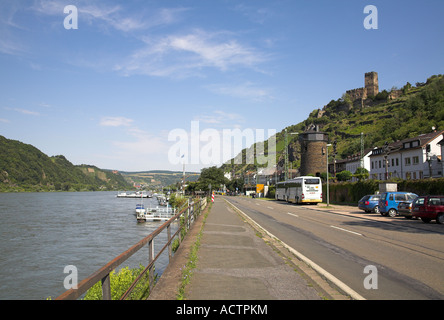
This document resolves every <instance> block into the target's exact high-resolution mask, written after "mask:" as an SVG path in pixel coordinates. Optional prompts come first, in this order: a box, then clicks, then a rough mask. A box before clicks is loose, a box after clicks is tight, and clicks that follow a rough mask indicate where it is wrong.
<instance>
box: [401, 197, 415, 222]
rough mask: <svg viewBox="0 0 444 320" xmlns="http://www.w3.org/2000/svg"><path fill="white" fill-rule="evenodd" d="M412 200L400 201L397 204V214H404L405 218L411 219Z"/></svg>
mask: <svg viewBox="0 0 444 320" xmlns="http://www.w3.org/2000/svg"><path fill="white" fill-rule="evenodd" d="M413 201H415V199H413V200H409V201H401V202H400V203H399V204H398V214H399V215H400V216H404V217H405V218H406V219H411V218H412V217H413V216H412V207H413Z"/></svg>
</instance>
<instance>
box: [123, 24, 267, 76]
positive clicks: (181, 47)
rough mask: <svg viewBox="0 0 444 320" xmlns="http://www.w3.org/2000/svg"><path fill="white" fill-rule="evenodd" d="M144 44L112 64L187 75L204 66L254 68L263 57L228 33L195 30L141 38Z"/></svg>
mask: <svg viewBox="0 0 444 320" xmlns="http://www.w3.org/2000/svg"><path fill="white" fill-rule="evenodd" d="M143 40H144V43H145V47H144V48H142V49H140V50H137V51H135V52H134V53H133V54H131V55H130V56H129V57H128V59H127V60H126V61H125V62H123V63H121V64H118V65H116V66H115V70H118V71H120V72H122V73H124V74H125V75H130V74H146V75H152V76H170V77H177V78H183V77H189V76H199V75H201V70H202V69H203V68H216V69H218V70H220V71H227V70H229V69H230V68H234V67H236V68H237V67H245V68H253V69H254V68H256V67H257V65H259V64H260V63H262V62H263V61H265V60H266V58H265V56H264V55H263V54H262V53H260V52H259V51H257V50H255V49H254V48H251V47H248V46H246V45H243V44H241V43H239V42H238V41H237V40H236V39H233V38H232V34H231V33H228V32H213V33H210V32H206V31H203V30H194V31H193V32H191V33H188V34H185V35H169V36H164V37H162V38H148V37H145V38H144V39H143Z"/></svg>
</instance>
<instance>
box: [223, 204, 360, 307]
mask: <svg viewBox="0 0 444 320" xmlns="http://www.w3.org/2000/svg"><path fill="white" fill-rule="evenodd" d="M224 200H225V201H226V202H227V203H229V204H230V205H231V206H232V207H233V208H234V209H236V210H237V211H238V212H240V213H241V214H242V215H243V216H244V217H245V218H246V219H247V220H249V221H250V222H251V223H252V224H254V225H256V226H257V227H258V228H259V229H261V230H262V231H263V232H265V233H266V234H268V235H269V236H270V237H272V238H274V239H276V240H278V241H279V242H280V244H282V245H283V246H284V247H285V248H287V249H288V250H290V252H292V253H293V254H294V255H295V256H296V257H298V258H299V259H301V260H302V261H304V262H305V263H306V264H308V265H309V266H311V267H312V268H313V269H314V270H316V272H318V273H319V274H320V275H322V276H324V277H325V278H327V279H328V280H330V281H331V282H333V283H334V284H335V285H336V286H338V287H339V288H340V289H342V290H343V291H344V292H345V293H347V294H348V295H350V296H351V297H352V298H353V299H355V300H365V298H364V297H363V296H361V295H360V294H359V293H357V292H356V291H354V290H353V289H352V288H350V287H349V286H347V285H346V284H345V283H343V282H342V281H341V280H339V279H338V278H336V277H335V276H334V275H332V274H331V273H329V272H328V271H326V270H325V269H323V268H322V267H320V266H319V265H317V264H316V263H314V262H313V261H311V260H310V259H308V258H307V257H306V256H304V255H303V254H301V253H300V252H298V251H297V250H295V249H294V248H293V247H290V246H289V245H288V244H286V243H285V242H283V241H281V240H280V239H279V238H277V237H276V236H274V235H273V234H272V233H270V232H269V231H268V230H266V229H265V228H263V227H262V226H261V225H260V224H259V223H257V222H256V221H254V220H253V219H251V218H250V216H248V215H247V214H246V213H244V212H243V211H242V210H241V209H239V208H238V207H236V206H235V205H234V204H232V203H231V202H230V201H228V200H226V199H224Z"/></svg>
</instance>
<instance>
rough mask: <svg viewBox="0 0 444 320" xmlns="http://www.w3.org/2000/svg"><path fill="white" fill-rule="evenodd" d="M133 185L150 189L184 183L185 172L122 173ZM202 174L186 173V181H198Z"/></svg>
mask: <svg viewBox="0 0 444 320" xmlns="http://www.w3.org/2000/svg"><path fill="white" fill-rule="evenodd" d="M120 173H121V174H122V175H123V176H124V177H125V179H126V180H127V181H128V182H130V183H131V184H133V183H135V184H138V185H146V186H148V187H154V188H158V187H165V186H170V185H173V184H176V183H180V181H182V177H183V172H180V171H167V170H151V171H142V172H124V171H121V172H120ZM199 175H200V173H195V172H185V181H187V182H189V181H196V180H197V179H198V178H199Z"/></svg>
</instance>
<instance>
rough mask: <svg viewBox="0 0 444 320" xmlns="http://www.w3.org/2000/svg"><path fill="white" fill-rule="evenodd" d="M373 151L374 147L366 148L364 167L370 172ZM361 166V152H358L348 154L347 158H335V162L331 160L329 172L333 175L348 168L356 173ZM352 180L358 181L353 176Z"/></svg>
mask: <svg viewBox="0 0 444 320" xmlns="http://www.w3.org/2000/svg"><path fill="white" fill-rule="evenodd" d="M371 153H372V149H366V150H364V159H363V160H364V163H363V165H364V168H365V169H367V171H368V172H370V155H371ZM360 167H361V153H360V152H359V153H357V154H354V155H351V156H348V157H347V158H346V159H342V160H336V159H335V160H334V162H330V163H329V164H328V172H329V173H330V174H332V175H334V174H335V173H338V172H341V171H344V170H347V171H350V172H351V173H353V174H354V173H355V172H356V169H358V168H360ZM352 181H357V178H355V177H353V178H352Z"/></svg>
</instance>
